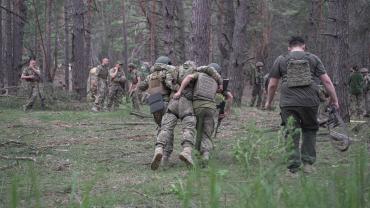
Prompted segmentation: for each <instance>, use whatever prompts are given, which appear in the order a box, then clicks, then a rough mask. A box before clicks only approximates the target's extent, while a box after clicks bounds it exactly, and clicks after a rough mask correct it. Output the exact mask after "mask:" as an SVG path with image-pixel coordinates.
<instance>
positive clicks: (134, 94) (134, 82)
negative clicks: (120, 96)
mask: <svg viewBox="0 0 370 208" xmlns="http://www.w3.org/2000/svg"><path fill="white" fill-rule="evenodd" d="M128 72H129V73H130V82H131V83H130V87H129V91H128V92H129V97H131V102H132V107H133V109H134V111H137V112H138V111H140V101H139V95H138V89H137V86H138V84H139V82H140V76H139V74H138V71H137V67H136V65H135V64H133V63H130V64H129V65H128Z"/></svg>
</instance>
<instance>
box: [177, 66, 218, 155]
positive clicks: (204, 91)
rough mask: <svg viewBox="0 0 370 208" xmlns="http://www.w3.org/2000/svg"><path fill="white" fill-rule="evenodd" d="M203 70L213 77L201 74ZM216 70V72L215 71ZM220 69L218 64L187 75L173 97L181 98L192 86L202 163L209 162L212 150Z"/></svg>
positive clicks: (197, 142) (198, 145) (200, 68)
mask: <svg viewBox="0 0 370 208" xmlns="http://www.w3.org/2000/svg"><path fill="white" fill-rule="evenodd" d="M205 68H210V69H211V70H214V72H213V75H214V76H213V77H211V76H209V75H207V74H206V73H203V72H201V71H203V70H204V69H205ZM217 70H218V71H217ZM220 72H221V67H219V66H218V64H210V66H203V67H199V68H198V70H197V71H196V72H195V73H193V74H190V75H188V76H187V77H186V78H185V79H184V80H183V81H182V83H181V86H180V89H179V90H178V92H177V93H176V94H175V95H174V98H175V99H178V98H180V97H181V94H182V92H183V90H184V89H185V88H186V87H188V86H189V85H190V84H191V85H192V86H193V89H192V90H193V108H194V113H195V116H196V118H197V141H196V144H197V145H196V146H197V147H196V148H197V150H198V151H199V152H200V154H201V156H202V159H203V160H204V161H208V160H209V152H210V151H211V150H212V149H213V143H212V135H213V132H214V127H215V117H216V116H217V107H216V101H215V97H216V93H217V91H220V92H221V91H222V88H223V86H222V83H223V80H222V78H221V75H220V74H219V73H220Z"/></svg>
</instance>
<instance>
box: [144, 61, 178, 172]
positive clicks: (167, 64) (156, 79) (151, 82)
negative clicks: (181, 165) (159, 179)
mask: <svg viewBox="0 0 370 208" xmlns="http://www.w3.org/2000/svg"><path fill="white" fill-rule="evenodd" d="M175 70H176V67H174V66H171V60H170V59H169V58H168V57H166V56H160V57H159V58H158V59H157V60H156V62H155V64H154V65H153V66H152V68H151V71H152V73H151V74H149V75H148V76H147V77H146V78H145V79H144V80H143V81H141V82H140V84H139V90H140V91H146V93H148V94H149V97H148V104H149V106H150V112H151V113H152V114H153V118H154V121H155V123H156V124H157V125H158V132H157V136H158V134H159V132H160V128H161V122H162V118H163V116H164V114H165V113H166V111H167V106H168V103H169V101H170V96H171V92H174V91H176V85H175V80H174V78H173V76H172V75H173V72H175ZM173 137H174V135H173V132H171V133H170V134H169V136H168V141H167V143H166V146H165V147H164V151H163V156H162V165H164V166H166V165H167V164H168V162H169V158H170V156H171V153H172V151H173V139H174V138H173Z"/></svg>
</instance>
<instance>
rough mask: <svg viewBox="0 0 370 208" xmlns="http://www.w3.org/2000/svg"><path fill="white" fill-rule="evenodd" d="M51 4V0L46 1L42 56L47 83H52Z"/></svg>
mask: <svg viewBox="0 0 370 208" xmlns="http://www.w3.org/2000/svg"><path fill="white" fill-rule="evenodd" d="M52 6H53V2H52V0H47V1H46V15H45V17H46V22H45V24H46V25H45V54H44V59H43V60H44V64H43V68H44V73H45V78H46V80H45V81H47V82H52V81H53V79H52V72H51V71H52V69H51V12H52Z"/></svg>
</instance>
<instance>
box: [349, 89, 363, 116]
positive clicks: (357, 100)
mask: <svg viewBox="0 0 370 208" xmlns="http://www.w3.org/2000/svg"><path fill="white" fill-rule="evenodd" d="M362 98H363V95H362V94H358V95H351V103H352V107H351V109H352V112H353V113H354V114H357V115H358V116H359V115H361V114H362Z"/></svg>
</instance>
